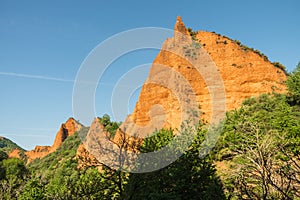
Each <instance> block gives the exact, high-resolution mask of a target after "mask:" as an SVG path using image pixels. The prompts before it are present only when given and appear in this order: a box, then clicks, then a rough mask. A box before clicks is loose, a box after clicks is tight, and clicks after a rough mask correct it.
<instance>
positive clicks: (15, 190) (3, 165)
mask: <svg viewBox="0 0 300 200" xmlns="http://www.w3.org/2000/svg"><path fill="white" fill-rule="evenodd" d="M0 173H1V178H0V197H3V198H4V199H17V196H18V194H19V192H20V190H21V187H22V185H24V183H25V180H26V178H27V177H28V170H27V169H26V167H25V165H24V162H23V161H22V160H19V159H17V158H11V159H4V160H2V161H1V162H0Z"/></svg>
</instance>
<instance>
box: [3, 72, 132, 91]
mask: <svg viewBox="0 0 300 200" xmlns="http://www.w3.org/2000/svg"><path fill="white" fill-rule="evenodd" d="M1 75H3V76H15V77H21V78H32V79H41V80H49V81H60V82H71V83H74V82H75V80H73V79H63V78H56V77H49V76H41V75H32V74H20V73H14V72H0V76H1ZM80 82H81V83H83V84H95V83H94V82H89V81H80ZM98 84H99V85H103V86H115V83H109V82H100V83H98ZM119 87H125V88H127V87H128V85H121V86H119Z"/></svg>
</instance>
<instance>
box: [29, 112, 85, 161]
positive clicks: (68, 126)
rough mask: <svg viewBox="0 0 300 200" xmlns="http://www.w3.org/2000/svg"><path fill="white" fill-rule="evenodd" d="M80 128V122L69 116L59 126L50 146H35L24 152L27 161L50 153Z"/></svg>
mask: <svg viewBox="0 0 300 200" xmlns="http://www.w3.org/2000/svg"><path fill="white" fill-rule="evenodd" d="M81 128H82V124H80V123H79V122H77V121H76V120H75V119H74V118H69V119H68V120H67V121H66V122H65V123H63V124H62V125H61V126H60V128H59V131H58V132H57V133H56V137H55V140H54V142H53V145H52V146H36V147H35V149H33V150H31V151H27V152H25V155H26V156H27V162H28V163H29V162H31V161H32V160H34V159H37V158H43V157H45V156H46V155H48V154H49V153H52V152H53V151H55V150H56V149H57V148H58V147H59V146H60V145H61V144H62V143H63V142H64V141H65V139H67V137H68V136H71V135H74V133H75V132H77V131H79V130H80V129H81Z"/></svg>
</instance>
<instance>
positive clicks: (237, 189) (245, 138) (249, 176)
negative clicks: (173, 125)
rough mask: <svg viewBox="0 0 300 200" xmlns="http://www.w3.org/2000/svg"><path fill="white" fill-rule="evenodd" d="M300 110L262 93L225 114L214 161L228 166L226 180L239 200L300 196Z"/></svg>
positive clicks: (227, 189)
mask: <svg viewBox="0 0 300 200" xmlns="http://www.w3.org/2000/svg"><path fill="white" fill-rule="evenodd" d="M299 119H300V112H299V110H298V111H296V110H295V109H294V108H293V107H291V106H290V105H289V103H288V100H287V98H286V96H285V95H280V94H275V95H261V96H260V97H259V98H251V99H248V100H246V101H245V102H244V103H243V105H242V107H241V108H240V109H239V110H234V111H231V112H229V113H227V117H226V121H225V125H224V127H223V134H222V136H221V138H220V140H219V141H218V143H217V145H216V147H215V150H214V151H215V153H214V156H215V159H217V160H219V161H221V162H222V163H223V164H225V163H226V162H227V163H229V165H228V167H227V168H228V169H227V170H228V171H229V172H227V173H226V174H225V175H224V177H223V181H224V183H225V185H226V191H227V195H228V196H229V197H235V198H239V199H244V198H247V199H274V198H275V199H292V198H295V197H298V196H299V195H300V194H299V192H297V191H299V189H300V183H299V181H298V180H299V178H300V168H299V161H300V157H299V150H300V149H299V145H300V137H299V132H300V120H299Z"/></svg>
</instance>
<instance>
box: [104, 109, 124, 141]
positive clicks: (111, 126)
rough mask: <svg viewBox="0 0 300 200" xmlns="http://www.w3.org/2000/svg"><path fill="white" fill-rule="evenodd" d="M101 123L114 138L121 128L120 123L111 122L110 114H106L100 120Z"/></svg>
mask: <svg viewBox="0 0 300 200" xmlns="http://www.w3.org/2000/svg"><path fill="white" fill-rule="evenodd" d="M100 123H101V124H102V125H103V126H104V127H105V129H106V130H107V131H108V132H109V133H110V136H111V137H112V138H113V137H114V136H115V134H116V131H117V130H118V128H119V126H120V124H121V123H120V122H119V123H118V122H113V121H111V120H110V116H109V115H108V114H104V115H103V116H102V118H101V119H100Z"/></svg>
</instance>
